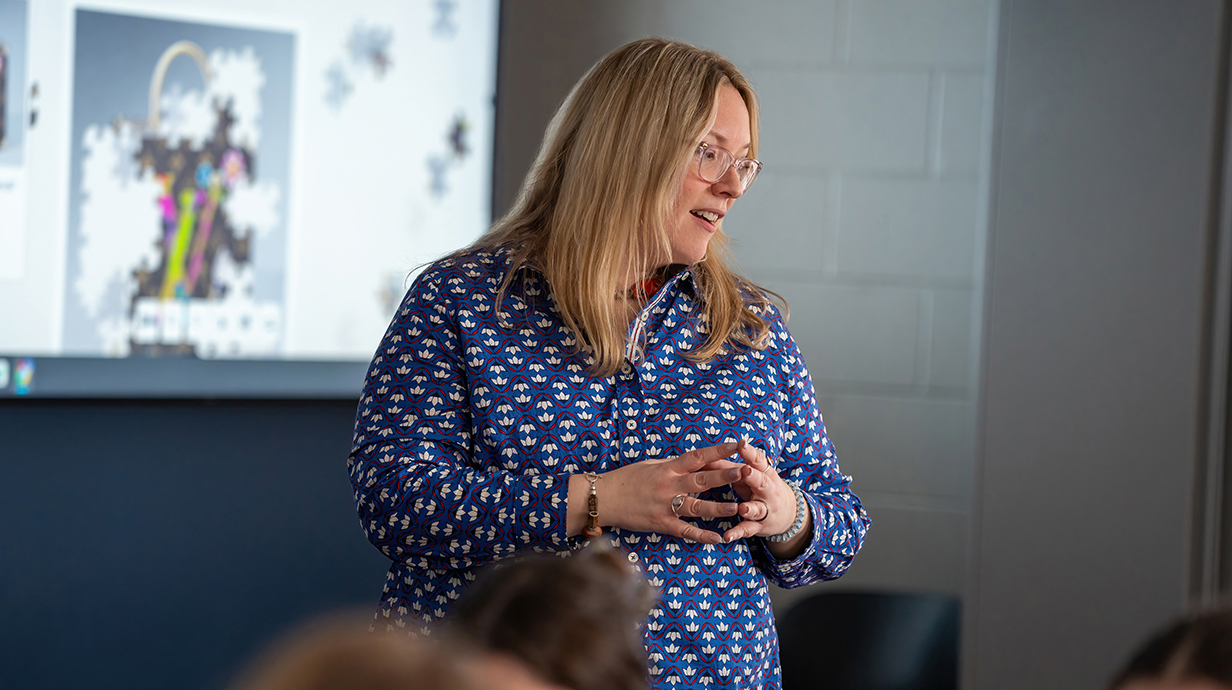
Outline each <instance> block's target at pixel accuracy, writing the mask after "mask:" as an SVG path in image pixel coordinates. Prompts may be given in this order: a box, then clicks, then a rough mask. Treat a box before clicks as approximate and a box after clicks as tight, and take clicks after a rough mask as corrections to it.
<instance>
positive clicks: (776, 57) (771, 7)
mask: <svg viewBox="0 0 1232 690" xmlns="http://www.w3.org/2000/svg"><path fill="white" fill-rule="evenodd" d="M656 1H657V2H661V0H656ZM836 4H837V0H762V1H761V2H756V3H753V2H748V1H747V0H673V1H672V2H662V3H661V8H662V9H661V12H662V16H661V19H660V21H661V25H660V27H661V28H659V29H658V30H657V31H652V32H650V33H657V34H659V35H664V36H668V37H670V38H676V39H679V40H682V41H688V42H689V43H692V44H694V45H698V46H701V47H703V48H709V49H711V50H714V51H717V52H719V53H720V54H722V55H723V57H725V58H727V59H728V60H731V61H732V62H733V63H735V65H736V66H737V67H739V68H740V69H741V70H743V69H745V68H747V67H752V66H756V65H817V64H821V63H827V62H831V61H832V60H833V59H834V45H835V40H834V39H835V35H836V33H837V32H838V31H839V30H843V29H845V27H839V26H838V25H837V22H836V17H835V5H836Z"/></svg>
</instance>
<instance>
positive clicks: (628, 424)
mask: <svg viewBox="0 0 1232 690" xmlns="http://www.w3.org/2000/svg"><path fill="white" fill-rule="evenodd" d="M625 428H626V429H628V430H629V431H633V430H634V429H636V428H637V422H635V421H633V420H632V419H630V420H629V421H627V422H625Z"/></svg>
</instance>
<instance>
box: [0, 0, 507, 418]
mask: <svg viewBox="0 0 1232 690" xmlns="http://www.w3.org/2000/svg"><path fill="white" fill-rule="evenodd" d="M498 7H499V5H498V2H497V1H496V0H468V1H467V2H457V1H456V0H405V2H402V1H399V2H397V3H390V2H388V1H387V0H349V1H348V2H346V3H338V2H334V1H333V0H303V1H302V2H295V3H287V2H286V1H285V0H245V2H244V3H236V2H233V1H232V0H196V1H195V2H192V3H184V2H180V0H141V1H140V2H133V1H132V0H40V1H39V3H31V2H29V1H28V0H0V45H2V46H3V48H2V49H0V50H3V51H4V52H2V53H0V56H2V57H0V75H2V76H0V79H3V82H4V88H0V94H3V99H2V100H0V111H2V112H3V118H0V121H2V122H3V123H4V125H3V133H4V144H3V146H2V147H0V323H3V324H9V325H10V327H0V359H8V360H9V361H16V360H17V359H19V358H27V357H36V358H38V371H39V374H38V381H39V382H38V384H37V385H32V386H31V387H30V392H31V394H32V395H58V394H59V395H77V394H80V395H106V394H108V393H109V392H121V393H124V394H133V395H137V394H145V393H146V392H152V393H157V392H159V391H162V392H169V393H170V394H174V395H180V394H185V395H187V394H192V393H194V392H202V391H208V392H211V393H218V394H226V393H228V392H236V391H238V392H241V393H242V394H245V395H248V394H258V393H260V394H265V393H266V392H268V393H270V394H275V395H276V394H279V392H280V391H285V390H292V389H293V390H301V391H317V392H320V391H338V392H341V391H345V392H347V393H348V394H349V393H352V392H355V391H358V388H359V385H360V382H361V381H362V378H363V371H364V368H365V367H366V365H367V363H368V362H369V361H370V360H371V358H372V353H373V351H374V350H375V348H376V347H377V344H378V343H379V342H380V339H381V336H382V334H383V333H384V332H385V329H386V327H387V326H388V325H389V322H390V318H391V316H392V315H393V313H394V311H395V310H396V309H397V306H398V304H399V303H400V302H401V301H402V298H403V296H404V295H405V293H406V290H407V288H408V287H409V286H410V284H411V281H413V280H414V278H415V275H416V273H417V271H418V270H420V269H421V268H422V267H423V266H424V265H426V264H427V263H428V262H431V261H433V260H435V259H437V258H439V257H441V256H442V255H444V254H447V253H448V252H451V251H454V250H456V249H459V248H461V247H464V246H466V245H467V244H469V243H471V242H473V241H474V240H475V239H476V238H477V237H479V235H481V234H482V233H483V232H484V231H485V230H486V229H487V227H488V225H489V224H490V223H491V203H492V197H491V183H492V135H493V131H494V127H493V117H494V111H495V87H496V38H497V19H498V11H497V10H498ZM34 9H37V11H34ZM29 37H37V39H38V40H36V41H32V40H30V38H29ZM234 360H248V361H234ZM253 360H255V361H253ZM109 372H113V373H109ZM204 372H209V373H208V374H205V373H204ZM8 390H10V391H11V386H10V387H9V389H8ZM7 394H9V393H6V392H5V389H0V395H7Z"/></svg>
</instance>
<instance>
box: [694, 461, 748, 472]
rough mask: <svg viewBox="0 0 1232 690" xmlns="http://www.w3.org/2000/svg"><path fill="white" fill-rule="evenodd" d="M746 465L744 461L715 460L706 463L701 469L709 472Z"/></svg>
mask: <svg viewBox="0 0 1232 690" xmlns="http://www.w3.org/2000/svg"><path fill="white" fill-rule="evenodd" d="M744 466H745V464H744V463H743V462H734V461H732V460H715V461H714V462H708V463H706V464H705V465H703V466H702V467H701V468H699V469H701V471H703V472H709V471H711V470H730V469H731V468H733V467H744Z"/></svg>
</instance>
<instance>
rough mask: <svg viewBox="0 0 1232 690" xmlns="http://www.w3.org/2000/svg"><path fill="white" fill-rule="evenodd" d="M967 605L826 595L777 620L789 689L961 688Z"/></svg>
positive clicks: (931, 598) (938, 599)
mask: <svg viewBox="0 0 1232 690" xmlns="http://www.w3.org/2000/svg"><path fill="white" fill-rule="evenodd" d="M960 611H961V604H960V602H959V600H958V599H956V598H954V597H950V596H944V595H940V594H901V593H888V592H827V593H822V594H816V595H814V596H812V597H809V598H808V599H805V600H803V601H800V602H799V603H797V604H796V605H794V606H793V607H792V608H791V609H790V610H788V611H787V613H786V614H785V615H784V616H782V618H781V619H780V620H779V621H778V630H779V655H780V661H781V663H782V668H783V688H784V690H955V689H956V688H957V687H958V625H959V616H960Z"/></svg>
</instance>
